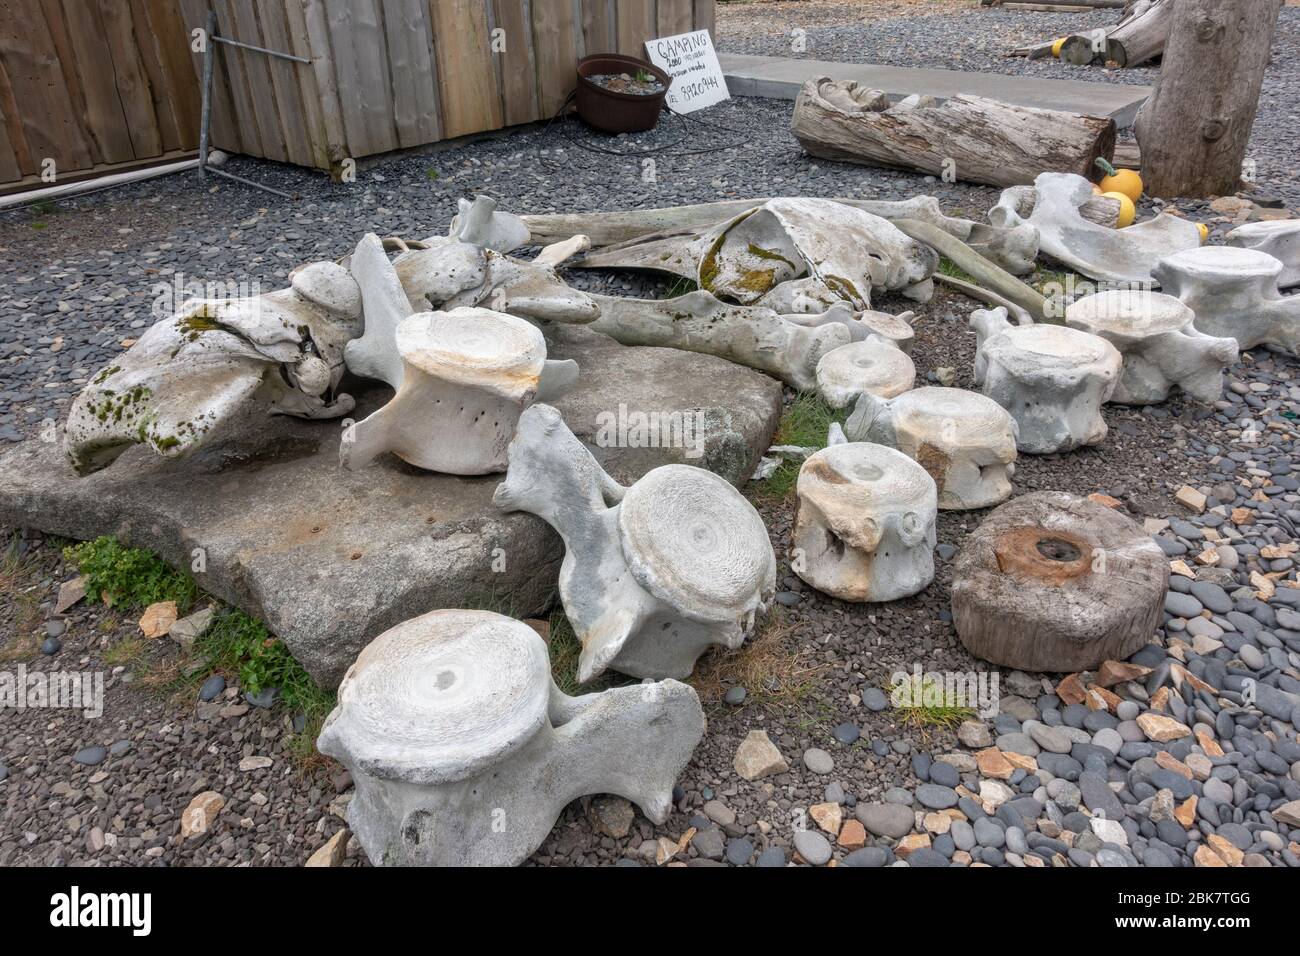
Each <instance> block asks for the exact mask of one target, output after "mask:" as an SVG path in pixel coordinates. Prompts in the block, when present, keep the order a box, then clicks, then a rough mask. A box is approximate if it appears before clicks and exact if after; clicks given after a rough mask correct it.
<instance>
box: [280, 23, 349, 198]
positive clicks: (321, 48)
mask: <svg viewBox="0 0 1300 956" xmlns="http://www.w3.org/2000/svg"><path fill="white" fill-rule="evenodd" d="M301 13H302V19H303V23H304V26H305V31H304V33H303V34H302V35H303V37H305V39H306V43H307V46H308V47H309V48H310V51H311V52H310V55H311V61H312V62H311V67H312V76H313V77H314V78H315V81H316V92H317V96H318V100H319V102H320V109H321V122H322V123H324V125H325V144H326V151H327V154H328V155H327V158H328V160H329V170H330V175H331V176H333V177H334V178H335V179H337V178H338V177H339V176H340V175H341V173H342V171H343V168H342V165H341V164H342V162H343V161H344V160H345V159H347V158H348V156H349V154H348V138H347V127H346V124H345V123H344V120H343V103H342V97H340V95H339V88H338V77H337V75H336V73H335V62H334V48H333V44H332V42H331V41H330V30H329V15H328V11H327V10H326V9H325V2H324V0H302V8H301ZM293 18H294V7H293V6H291V7H290V20H291V21H292V20H293ZM300 52H301V51H300Z"/></svg>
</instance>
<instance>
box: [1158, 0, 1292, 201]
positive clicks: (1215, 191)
mask: <svg viewBox="0 0 1300 956" xmlns="http://www.w3.org/2000/svg"><path fill="white" fill-rule="evenodd" d="M1162 2H1163V3H1165V4H1169V5H1171V6H1172V10H1173V13H1172V16H1173V19H1174V25H1173V31H1172V33H1171V34H1170V37H1169V45H1168V48H1167V49H1166V51H1165V58H1164V63H1163V65H1162V66H1161V68H1160V76H1159V77H1158V78H1157V80H1156V85H1155V90H1154V91H1153V92H1152V94H1151V97H1150V98H1149V99H1148V100H1147V101H1146V102H1145V103H1143V104H1142V108H1141V109H1140V110H1139V111H1138V115H1137V120H1136V122H1135V123H1134V128H1135V132H1136V133H1137V138H1138V143H1139V144H1140V145H1141V147H1142V180H1143V182H1144V183H1145V186H1146V192H1147V193H1148V194H1150V195H1152V196H1230V195H1232V194H1233V193H1234V192H1235V191H1236V190H1237V187H1238V186H1239V185H1240V182H1241V169H1242V162H1243V160H1244V159H1245V156H1246V145H1247V142H1248V140H1249V139H1250V129H1251V126H1253V125H1254V122H1255V112H1256V110H1257V109H1258V106H1259V92H1260V88H1261V87H1262V86H1263V82H1264V69H1265V67H1266V66H1267V65H1268V61H1269V55H1270V53H1271V49H1272V37H1273V30H1274V27H1275V26H1276V25H1277V18H1278V12H1279V10H1280V9H1281V6H1282V0H1162Z"/></svg>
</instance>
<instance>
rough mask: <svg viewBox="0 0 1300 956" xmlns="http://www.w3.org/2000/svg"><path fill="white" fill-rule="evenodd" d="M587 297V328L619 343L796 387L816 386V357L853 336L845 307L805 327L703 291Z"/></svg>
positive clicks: (848, 313)
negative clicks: (691, 356)
mask: <svg viewBox="0 0 1300 956" xmlns="http://www.w3.org/2000/svg"><path fill="white" fill-rule="evenodd" d="M592 298H593V300H594V301H595V303H596V305H597V307H598V309H599V311H600V317H599V318H598V319H596V321H595V322H593V323H592V324H591V328H593V329H595V330H596V331H597V332H604V333H605V334H606V335H608V336H610V337H611V338H613V339H614V340H615V341H618V342H621V343H623V344H624V345H658V346H663V347H667V348H675V349H682V350H684V351H687V352H703V353H705V354H706V355H717V356H719V357H721V358H725V359H728V360H729V361H732V362H736V363H738V364H740V365H745V366H748V367H749V368H754V369H758V370H759V371H762V372H767V373H768V374H770V375H774V376H776V377H777V378H779V379H781V381H783V382H785V383H786V384H788V385H791V386H793V387H794V388H797V389H800V390H811V389H814V388H816V387H817V363H818V361H820V360H821V357H822V356H823V355H825V354H826V353H827V352H829V351H830V350H831V349H834V348H838V347H839V346H841V345H847V344H848V343H849V342H850V341H852V338H853V332H852V331H851V330H850V328H849V325H848V322H849V321H852V320H851V318H849V317H850V316H851V315H852V313H851V312H849V311H848V310H846V309H845V310H842V312H841V313H840V314H841V319H840V321H831V322H828V323H827V324H825V325H820V326H809V325H805V324H801V323H799V322H795V321H792V319H793V318H794V317H790V316H781V315H778V314H777V313H775V312H773V311H772V310H771V309H766V308H763V307H762V306H743V305H729V304H727V303H726V302H722V301H720V300H719V299H718V298H717V297H716V296H714V295H712V294H710V293H708V292H690V293H687V294H686V295H682V296H677V297H676V298H672V299H629V298H621V297H617V296H604V295H593V296H592ZM800 318H802V317H800ZM864 337H865V333H864Z"/></svg>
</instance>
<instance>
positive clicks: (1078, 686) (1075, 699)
mask: <svg viewBox="0 0 1300 956" xmlns="http://www.w3.org/2000/svg"><path fill="white" fill-rule="evenodd" d="M1084 694H1085V691H1084V688H1083V680H1082V679H1081V678H1080V677H1079V675H1078V674H1070V675H1069V676H1068V677H1063V678H1061V680H1060V682H1059V683H1058V684H1057V685H1056V696H1057V697H1059V698H1061V703H1063V704H1066V705H1069V704H1082V703H1083V698H1084Z"/></svg>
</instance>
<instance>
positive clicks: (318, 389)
mask: <svg viewBox="0 0 1300 956" xmlns="http://www.w3.org/2000/svg"><path fill="white" fill-rule="evenodd" d="M360 313H361V297H360V294H359V292H358V290H357V287H356V284H355V283H354V282H353V280H352V278H351V276H349V275H348V273H347V270H346V269H343V268H342V267H341V266H338V265H335V264H334V263H330V262H318V263H312V264H310V265H308V266H304V267H302V268H300V269H298V270H295V271H294V273H293V274H292V276H291V286H290V288H288V289H280V290H277V291H275V292H269V293H266V294H264V295H260V296H254V297H250V298H244V299H231V300H220V301H217V300H213V301H208V300H191V301H190V302H187V303H186V304H185V305H184V306H183V307H182V309H181V310H180V311H179V312H178V313H177V314H176V315H174V316H172V317H170V318H167V319H163V320H161V321H159V322H157V323H155V324H154V325H153V326H152V327H151V328H149V330H148V331H146V332H145V333H144V335H142V336H141V337H140V340H139V341H138V342H136V344H135V345H133V346H132V347H131V348H130V349H129V350H128V351H127V352H126V353H124V354H123V355H122V356H121V357H120V358H118V359H117V360H116V361H115V362H114V364H113V365H111V366H109V367H108V368H106V369H103V370H102V371H100V372H99V374H97V375H96V376H95V377H94V378H93V379H92V380H91V382H90V384H88V385H87V386H86V387H85V388H84V389H82V391H81V393H80V394H79V395H78V396H77V398H76V399H75V400H74V401H73V403H72V407H71V409H70V410H69V412H68V421H67V427H66V430H65V434H64V449H65V451H66V453H67V455H68V458H69V460H70V461H71V463H72V466H73V468H74V469H76V471H77V472H78V473H80V474H88V473H90V472H92V471H97V470H99V469H100V468H104V467H106V466H108V465H109V464H111V463H112V462H113V461H115V460H116V459H117V457H118V456H119V455H121V454H122V452H124V451H126V449H127V448H128V447H130V446H131V445H132V444H147V445H149V446H150V447H151V448H152V449H153V451H155V452H156V453H157V454H159V455H162V456H164V457H168V458H174V457H179V456H181V455H185V454H187V453H189V452H192V451H194V450H195V449H197V448H199V447H201V446H202V444H203V443H204V442H205V441H206V440H207V438H208V436H209V435H211V434H212V433H213V431H214V430H215V429H216V428H217V426H218V425H220V424H221V423H222V422H224V421H226V420H227V419H229V418H230V417H231V416H232V415H233V414H234V413H235V411H236V410H237V409H238V408H239V407H240V406H241V405H242V404H244V402H245V401H246V400H248V399H250V398H256V399H257V400H259V401H262V402H264V403H266V405H267V410H268V411H269V412H271V413H278V414H287V415H295V416H298V417H302V418H334V417H337V416H340V415H346V414H347V413H348V412H350V411H351V410H352V408H353V406H354V404H355V403H354V402H353V400H352V397H351V396H350V395H345V394H341V393H337V392H336V389H337V387H338V385H339V381H340V379H341V378H342V376H343V371H344V367H343V352H344V345H345V343H346V342H347V341H348V340H350V339H351V338H353V337H354V336H355V335H356V334H357V333H358V332H359V331H360V321H359V316H360Z"/></svg>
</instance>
